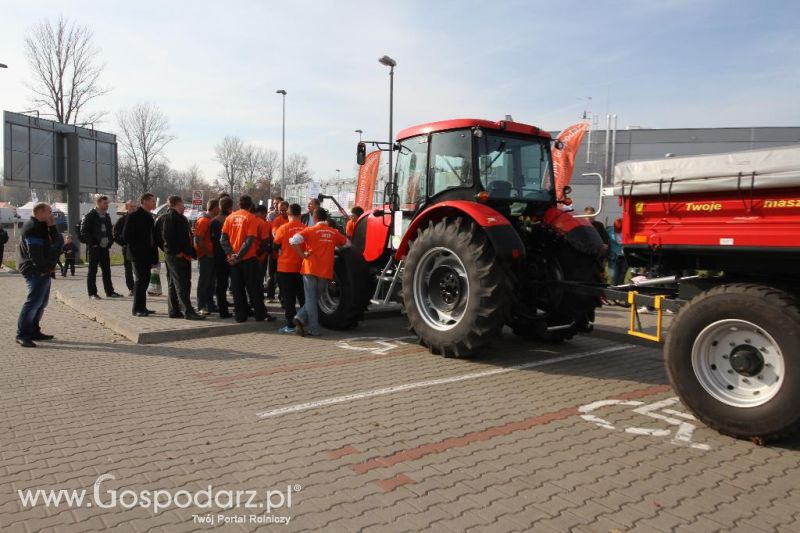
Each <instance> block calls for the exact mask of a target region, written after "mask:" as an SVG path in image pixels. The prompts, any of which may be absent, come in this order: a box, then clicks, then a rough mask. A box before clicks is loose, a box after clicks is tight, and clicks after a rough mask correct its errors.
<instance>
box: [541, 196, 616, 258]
mask: <svg viewBox="0 0 800 533" xmlns="http://www.w3.org/2000/svg"><path fill="white" fill-rule="evenodd" d="M543 220H544V223H545V224H547V225H548V226H550V227H552V228H553V229H554V230H555V231H556V232H557V233H559V234H560V235H563V236H564V238H565V239H566V241H567V244H569V245H570V246H571V247H573V248H574V249H575V250H577V251H579V252H581V253H584V254H589V255H593V256H600V255H605V254H606V252H607V251H608V247H607V246H606V245H605V243H603V239H602V238H601V237H600V234H599V233H598V232H597V230H596V229H595V227H594V226H592V223H591V222H589V220H588V219H587V218H575V217H574V216H573V215H572V213H570V212H569V211H562V210H561V209H558V208H556V207H551V208H549V209H548V210H547V211H545V213H544V217H543Z"/></svg>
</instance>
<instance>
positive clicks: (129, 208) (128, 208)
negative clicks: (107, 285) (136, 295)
mask: <svg viewBox="0 0 800 533" xmlns="http://www.w3.org/2000/svg"><path fill="white" fill-rule="evenodd" d="M134 211H136V206H135V205H134V203H133V201H131V200H128V201H127V202H125V214H124V215H122V216H121V217H119V218H118V219H117V222H116V223H115V224H114V242H115V243H117V244H119V245H120V246H122V266H123V268H124V269H125V286H127V287H128V296H133V288H134V285H135V282H134V279H133V264H132V263H131V262H130V260H129V259H128V251H127V250H128V247H127V246H126V245H125V239H123V238H122V229H123V228H124V227H125V221H126V220H127V218H128V215H130V214H131V213H133V212H134Z"/></svg>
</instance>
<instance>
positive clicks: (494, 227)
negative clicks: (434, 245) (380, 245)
mask: <svg viewBox="0 0 800 533" xmlns="http://www.w3.org/2000/svg"><path fill="white" fill-rule="evenodd" d="M457 216H461V217H464V218H470V219H472V220H473V221H474V222H475V223H476V224H477V225H478V226H480V227H481V228H482V229H483V231H484V233H485V234H486V237H487V238H488V239H489V242H490V243H491V244H492V248H494V251H495V253H496V254H497V257H498V258H499V259H514V260H517V259H522V258H523V257H524V256H525V246H524V244H523V243H522V239H520V237H519V235H518V234H517V231H516V230H515V229H514V226H512V225H511V223H510V222H509V221H508V219H507V218H506V217H504V216H503V215H501V214H500V213H498V212H497V211H495V210H494V209H492V208H491V207H489V206H487V205H483V204H479V203H476V202H469V201H466V200H452V201H447V202H440V203H437V204H435V205H432V206H431V207H428V208H427V209H425V210H424V211H422V212H421V213H420V214H419V215H417V216H416V217H415V218H414V220H412V221H411V225H410V226H409V227H408V229H407V230H406V232H405V234H404V235H403V239H402V240H401V241H400V246H398V247H397V251H396V252H395V254H394V257H395V259H397V260H400V259H403V258H404V257H405V256H406V254H407V253H408V247H409V244H410V243H411V241H413V240H414V239H415V238H416V236H417V233H418V232H419V230H420V229H422V228H425V227H427V226H428V223H429V222H438V221H440V220H442V219H443V218H447V217H457Z"/></svg>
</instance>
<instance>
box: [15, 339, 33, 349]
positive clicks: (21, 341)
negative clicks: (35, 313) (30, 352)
mask: <svg viewBox="0 0 800 533" xmlns="http://www.w3.org/2000/svg"><path fill="white" fill-rule="evenodd" d="M16 341H17V344H19V345H20V346H22V347H23V348H36V343H35V342H33V341H32V340H30V339H21V338H19V337H17V338H16Z"/></svg>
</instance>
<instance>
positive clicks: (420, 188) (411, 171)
mask: <svg viewBox="0 0 800 533" xmlns="http://www.w3.org/2000/svg"><path fill="white" fill-rule="evenodd" d="M398 144H400V153H399V154H398V155H397V166H396V167H395V177H396V181H397V194H398V195H399V196H400V209H401V210H402V211H416V210H417V208H418V207H419V206H420V204H421V203H422V202H423V201H424V200H425V189H426V183H427V179H428V136H427V135H420V136H417V137H411V138H410V139H404V140H403V141H401V142H400V143H398Z"/></svg>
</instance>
